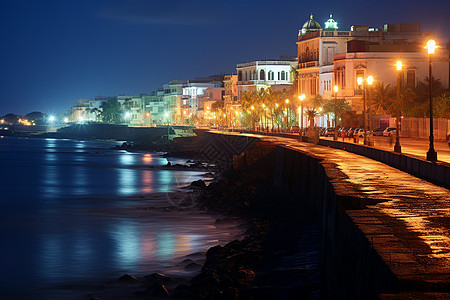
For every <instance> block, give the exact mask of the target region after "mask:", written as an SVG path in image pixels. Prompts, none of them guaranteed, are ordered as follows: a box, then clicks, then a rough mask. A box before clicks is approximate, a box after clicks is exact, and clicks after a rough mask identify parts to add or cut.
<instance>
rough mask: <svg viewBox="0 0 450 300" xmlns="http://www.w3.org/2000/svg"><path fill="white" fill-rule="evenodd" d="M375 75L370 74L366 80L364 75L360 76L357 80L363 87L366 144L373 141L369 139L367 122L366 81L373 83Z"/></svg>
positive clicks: (369, 83)
mask: <svg viewBox="0 0 450 300" xmlns="http://www.w3.org/2000/svg"><path fill="white" fill-rule="evenodd" d="M373 81H374V79H373V76H372V75H369V76H367V78H366V80H364V79H363V78H362V77H358V79H357V82H358V85H362V88H363V119H364V122H363V123H364V145H369V146H370V145H371V142H370V140H369V139H367V122H366V83H367V84H368V85H372V84H373Z"/></svg>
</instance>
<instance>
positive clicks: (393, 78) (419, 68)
mask: <svg viewBox="0 0 450 300" xmlns="http://www.w3.org/2000/svg"><path fill="white" fill-rule="evenodd" d="M432 37H433V34H432V33H430V32H421V31H420V23H419V22H417V23H414V24H386V25H384V27H383V28H369V27H368V26H352V27H351V28H350V30H348V31H346V30H339V29H338V24H337V23H336V22H335V21H334V20H333V18H332V16H331V15H330V18H329V19H328V21H327V22H326V23H325V27H324V28H322V27H321V25H320V24H319V23H318V22H316V21H315V20H314V19H313V16H312V15H311V16H310V19H309V20H308V21H307V22H305V23H304V25H303V27H302V29H301V30H300V31H299V35H298V41H297V47H298V70H297V72H298V94H299V95H300V94H305V95H306V97H307V99H308V98H311V97H315V96H322V97H323V98H325V99H331V98H332V97H334V93H333V86H335V85H337V86H338V87H339V91H338V93H337V97H339V98H345V99H347V100H348V101H349V102H350V105H351V106H352V109H353V111H355V113H356V114H362V111H363V101H362V98H363V92H362V88H361V86H360V85H358V83H357V79H358V77H362V78H367V76H369V75H371V76H373V78H374V80H375V82H383V83H384V84H385V85H388V84H390V85H391V86H396V85H397V75H400V76H401V78H402V80H404V81H406V83H407V84H408V85H409V86H411V87H415V86H416V84H417V82H418V81H419V80H420V81H424V79H425V77H427V76H428V59H429V58H428V55H427V53H426V49H424V46H425V45H426V42H427V40H428V39H430V38H432ZM398 60H401V61H402V63H403V66H404V68H403V70H402V71H400V73H401V74H399V73H397V72H396V69H395V64H396V61H398ZM449 69H450V66H449V51H448V46H444V45H442V47H440V48H438V50H437V52H436V54H435V55H434V56H433V77H435V78H438V79H440V80H441V83H442V84H443V86H444V87H445V88H448V87H449Z"/></svg>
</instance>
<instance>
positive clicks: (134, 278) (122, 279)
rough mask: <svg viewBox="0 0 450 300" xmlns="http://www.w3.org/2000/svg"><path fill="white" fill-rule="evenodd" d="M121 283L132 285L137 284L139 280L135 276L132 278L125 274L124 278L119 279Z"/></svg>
mask: <svg viewBox="0 0 450 300" xmlns="http://www.w3.org/2000/svg"><path fill="white" fill-rule="evenodd" d="M118 281H119V282H124V283H131V282H137V278H136V277H134V276H131V275H129V274H125V275H123V276H121V277H120V278H119V279H118Z"/></svg>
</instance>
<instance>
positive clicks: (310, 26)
mask: <svg viewBox="0 0 450 300" xmlns="http://www.w3.org/2000/svg"><path fill="white" fill-rule="evenodd" d="M320 29H322V26H320V24H319V22H317V21H316V20H314V19H313V14H312V13H311V16H310V17H309V20H308V21H306V22H305V24H303V27H302V30H300V31H299V33H298V35H305V34H308V33H311V32H315V31H318V30H320Z"/></svg>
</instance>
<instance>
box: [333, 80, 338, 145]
mask: <svg viewBox="0 0 450 300" xmlns="http://www.w3.org/2000/svg"><path fill="white" fill-rule="evenodd" d="M333 91H334V136H333V140H334V141H336V140H337V138H338V136H337V130H338V129H337V112H336V109H337V93H338V91H339V87H338V86H337V85H335V86H334V87H333Z"/></svg>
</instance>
